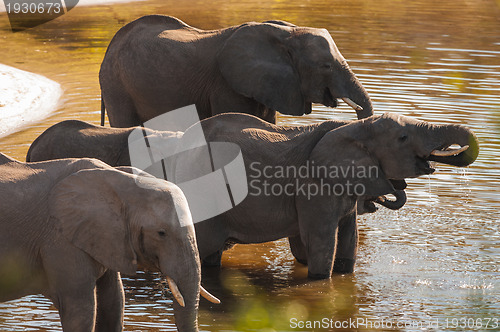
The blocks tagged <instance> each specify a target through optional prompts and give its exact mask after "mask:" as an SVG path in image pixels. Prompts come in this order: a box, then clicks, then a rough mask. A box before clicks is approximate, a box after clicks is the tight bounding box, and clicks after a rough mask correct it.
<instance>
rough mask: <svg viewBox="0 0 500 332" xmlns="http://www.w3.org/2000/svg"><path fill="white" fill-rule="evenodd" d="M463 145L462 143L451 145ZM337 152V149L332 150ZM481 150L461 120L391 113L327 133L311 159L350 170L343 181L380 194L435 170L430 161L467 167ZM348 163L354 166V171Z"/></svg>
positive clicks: (401, 187) (368, 192)
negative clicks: (443, 122) (447, 122)
mask: <svg viewBox="0 0 500 332" xmlns="http://www.w3.org/2000/svg"><path fill="white" fill-rule="evenodd" d="M452 145H458V146H459V148H450V146H452ZM332 151H334V153H333V154H332ZM478 153H479V144H478V140H477V138H476V136H475V134H474V133H473V132H472V131H471V130H470V129H468V128H466V127H464V126H461V125H436V124H430V123H428V122H424V121H417V120H414V119H411V118H408V117H404V116H401V115H396V114H391V113H386V114H384V115H382V116H371V117H369V118H367V119H363V120H358V121H354V122H353V123H351V124H348V125H346V126H343V127H340V128H338V129H335V130H332V131H330V132H328V133H327V134H326V135H325V136H324V137H323V138H322V139H321V140H320V141H319V142H318V144H317V145H316V147H315V149H314V150H313V152H312V154H311V159H312V160H314V161H315V162H317V163H318V164H325V163H326V164H328V165H334V166H336V167H338V168H339V169H342V168H344V170H347V171H346V173H345V175H346V176H344V177H341V178H339V179H337V180H338V181H339V182H340V183H342V184H347V183H348V182H349V181H351V184H352V185H362V186H363V188H364V189H365V192H364V193H363V194H364V195H368V196H375V197H378V196H380V195H384V194H387V193H393V192H394V191H395V189H398V190H399V189H404V186H405V184H404V179H406V178H414V177H418V176H421V175H426V174H432V173H433V172H434V169H433V168H432V167H431V166H430V164H429V161H438V162H441V163H445V164H449V165H453V166H467V165H469V164H471V163H472V162H474V160H475V159H476V158H477V156H478ZM349 167H354V168H353V172H350V171H349V170H350V168H349Z"/></svg>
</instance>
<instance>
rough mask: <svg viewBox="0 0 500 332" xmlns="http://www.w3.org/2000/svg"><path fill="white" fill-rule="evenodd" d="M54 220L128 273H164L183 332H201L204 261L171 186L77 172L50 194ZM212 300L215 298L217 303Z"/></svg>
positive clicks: (77, 243) (79, 243) (150, 180)
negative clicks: (141, 269)
mask: <svg viewBox="0 0 500 332" xmlns="http://www.w3.org/2000/svg"><path fill="white" fill-rule="evenodd" d="M50 209H51V216H52V217H54V218H56V219H57V220H59V224H60V231H61V232H62V234H63V235H64V236H65V238H66V239H67V240H68V241H70V242H71V243H73V245H75V246H76V247H78V248H80V249H81V250H83V251H85V252H86V253H87V254H88V255H90V256H91V257H93V258H94V259H95V260H96V261H97V262H99V263H100V264H102V265H103V266H105V267H107V268H109V269H111V270H114V271H119V272H122V273H124V274H127V275H133V274H135V272H136V270H137V268H138V266H140V267H143V268H146V269H148V270H152V271H161V273H162V274H163V275H164V276H166V278H167V281H168V283H169V286H170V290H171V291H172V294H173V295H174V298H175V299H176V301H174V314H175V318H176V324H177V327H178V329H179V331H197V330H198V327H197V310H198V302H199V294H200V290H201V292H202V295H203V294H204V293H206V291H204V289H203V288H202V287H201V286H200V279H201V277H200V262H199V256H198V249H197V245H196V238H195V232H194V227H193V224H192V220H191V214H190V212H189V209H188V206H187V201H186V199H185V197H184V195H183V193H182V191H181V190H180V189H179V188H178V187H177V186H175V185H174V184H172V183H169V182H167V181H163V180H159V179H155V178H152V177H143V176H134V175H131V174H127V173H124V172H121V171H118V170H114V169H106V170H103V169H91V170H81V171H78V172H76V173H74V174H72V175H70V176H68V177H67V178H65V179H63V180H61V181H60V182H59V183H58V184H57V185H56V186H55V188H54V189H53V190H52V192H51V196H50ZM212 300H213V299H212Z"/></svg>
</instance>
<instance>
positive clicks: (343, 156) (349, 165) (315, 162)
mask: <svg viewBox="0 0 500 332" xmlns="http://www.w3.org/2000/svg"><path fill="white" fill-rule="evenodd" d="M357 131H363V129H362V128H357V127H356V128H354V127H353V126H352V125H346V126H343V127H340V128H338V129H335V130H331V131H329V132H328V133H326V134H325V135H324V136H323V138H322V139H321V140H320V141H319V142H318V143H317V144H316V146H315V147H314V149H313V151H312V152H311V155H310V165H312V167H315V168H317V169H318V171H317V172H316V175H318V174H323V175H324V174H325V173H326V176H327V178H326V179H325V178H323V179H324V181H325V182H327V183H329V184H330V185H331V186H332V188H333V194H339V195H343V194H346V193H349V192H350V193H351V194H352V193H354V194H355V195H357V196H375V197H377V196H380V195H385V194H389V193H392V192H394V190H395V189H394V187H393V185H392V184H391V182H390V180H388V179H387V178H386V177H385V174H384V172H383V170H382V168H381V167H380V163H379V161H378V160H376V159H375V158H374V157H373V156H372V155H371V154H370V153H369V151H368V149H367V148H366V147H365V146H364V144H363V140H361V139H356V137H353V135H352V132H357ZM363 135H366V133H363ZM390 157H397V156H388V158H390ZM322 166H326V170H327V172H325V171H322V172H321V171H320V167H322ZM339 186H340V187H339ZM349 188H350V189H349ZM341 190H343V191H342V194H340V193H341Z"/></svg>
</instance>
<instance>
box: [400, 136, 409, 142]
mask: <svg viewBox="0 0 500 332" xmlns="http://www.w3.org/2000/svg"><path fill="white" fill-rule="evenodd" d="M398 140H399V141H400V142H401V143H402V142H406V141H407V140H408V135H406V134H403V135H401V136H399V138H398Z"/></svg>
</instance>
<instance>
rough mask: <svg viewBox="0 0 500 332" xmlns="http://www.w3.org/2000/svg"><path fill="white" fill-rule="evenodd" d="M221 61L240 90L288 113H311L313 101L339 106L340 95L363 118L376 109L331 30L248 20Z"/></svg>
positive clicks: (228, 78) (227, 76)
mask: <svg viewBox="0 0 500 332" xmlns="http://www.w3.org/2000/svg"><path fill="white" fill-rule="evenodd" d="M217 60H218V63H219V67H220V71H221V73H222V76H223V77H224V79H225V80H226V81H227V82H228V83H229V85H230V86H231V87H232V88H233V89H234V90H235V91H236V92H238V93H240V94H242V95H244V96H246V97H249V98H253V99H255V100H257V101H258V102H260V103H262V104H264V105H265V106H267V107H268V108H270V109H273V110H277V111H279V112H281V113H283V114H289V115H302V114H309V113H310V112H311V107H312V106H311V103H321V104H323V105H325V106H330V107H336V106H337V98H340V99H343V100H344V101H345V102H346V103H348V104H349V105H350V106H351V107H353V108H354V109H355V110H356V112H357V115H358V118H359V119H361V118H365V117H368V116H370V115H372V114H373V107H372V103H371V100H370V98H369V96H368V93H367V92H366V90H365V89H364V87H363V86H362V84H361V83H360V82H359V81H358V79H357V78H356V76H355V75H354V73H353V72H352V71H351V69H350V68H349V65H348V64H347V62H346V60H345V59H344V57H343V56H342V54H341V53H340V51H339V50H338V48H337V46H336V45H335V42H334V41H333V39H332V37H331V36H330V34H329V33H328V31H327V30H325V29H315V28H308V27H297V26H295V25H293V24H290V23H287V22H282V21H268V22H265V23H262V24H260V23H248V24H244V25H242V26H241V27H239V28H238V29H237V30H236V31H235V32H234V33H233V35H232V36H231V37H230V38H228V40H227V41H226V43H225V44H224V46H223V47H222V49H221V50H220V52H219V54H218V59H217Z"/></svg>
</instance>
